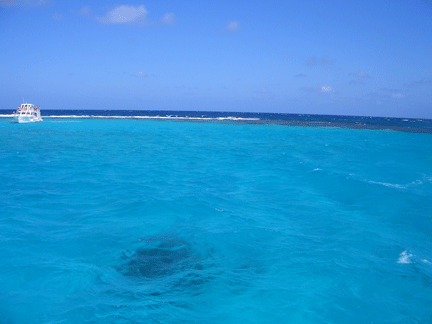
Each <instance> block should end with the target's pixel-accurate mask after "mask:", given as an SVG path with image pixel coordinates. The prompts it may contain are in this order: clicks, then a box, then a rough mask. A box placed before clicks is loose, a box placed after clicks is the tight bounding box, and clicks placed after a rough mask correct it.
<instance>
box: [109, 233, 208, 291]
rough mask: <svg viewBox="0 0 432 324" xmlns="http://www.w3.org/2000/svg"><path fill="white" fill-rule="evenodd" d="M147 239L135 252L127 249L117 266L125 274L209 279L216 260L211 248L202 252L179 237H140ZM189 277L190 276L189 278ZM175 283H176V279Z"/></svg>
mask: <svg viewBox="0 0 432 324" xmlns="http://www.w3.org/2000/svg"><path fill="white" fill-rule="evenodd" d="M139 242H140V243H141V242H142V243H144V245H143V246H140V247H138V248H137V249H136V250H135V252H133V253H130V252H129V253H128V252H124V253H123V256H122V258H121V265H120V266H118V267H117V270H118V271H119V272H120V273H121V274H123V275H124V276H125V277H129V278H135V279H143V280H146V279H147V280H152V279H173V280H174V281H177V280H181V281H183V284H185V282H184V280H186V281H187V282H189V281H190V282H189V283H190V284H191V285H199V284H201V283H204V282H206V281H208V280H209V278H210V277H211V275H210V274H209V273H207V271H206V270H208V269H209V268H213V267H214V264H213V262H211V258H209V257H210V256H211V255H210V253H211V252H210V251H209V252H208V253H206V255H203V254H202V253H200V252H199V251H198V250H197V249H195V248H194V247H195V246H196V245H195V244H193V243H189V242H187V241H184V240H182V239H180V238H178V237H166V236H159V237H150V238H144V239H140V240H139ZM188 279H190V280H188ZM174 286H177V284H175V283H174Z"/></svg>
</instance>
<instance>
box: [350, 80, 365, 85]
mask: <svg viewBox="0 0 432 324" xmlns="http://www.w3.org/2000/svg"><path fill="white" fill-rule="evenodd" d="M349 84H351V85H362V84H364V82H363V81H362V80H351V81H350V82H349Z"/></svg>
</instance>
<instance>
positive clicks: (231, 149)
mask: <svg viewBox="0 0 432 324" xmlns="http://www.w3.org/2000/svg"><path fill="white" fill-rule="evenodd" d="M0 136H1V140H0V168H1V169H0V170H1V172H0V185H1V187H0V244H1V245H0V260H1V262H0V323H180V322H182V323H222V322H223V323H282V322H283V323H427V322H431V321H432V308H431V306H430V305H432V235H431V233H432V164H431V160H432V135H431V134H421V133H405V132H396V131H388V130H359V129H340V128H312V127H311V128H307V127H288V126H278V125H251V124H236V123H193V122H175V121H153V120H110V119H105V120H96V119H93V120H92V119H84V120H78V119H67V120H49V119H46V120H45V121H44V122H43V123H35V124H19V125H18V124H12V123H10V121H9V120H8V119H3V120H0Z"/></svg>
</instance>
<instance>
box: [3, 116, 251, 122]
mask: <svg viewBox="0 0 432 324" xmlns="http://www.w3.org/2000/svg"><path fill="white" fill-rule="evenodd" d="M0 117H3V118H12V117H13V115H12V114H9V115H4V114H3V115H0ZM42 117H43V118H44V119H50V118H52V119H56V118H58V119H76V118H80V119H165V120H198V121H217V120H222V121H224V120H228V121H254V120H260V118H250V117H232V116H228V117H189V116H103V115H44V116H42Z"/></svg>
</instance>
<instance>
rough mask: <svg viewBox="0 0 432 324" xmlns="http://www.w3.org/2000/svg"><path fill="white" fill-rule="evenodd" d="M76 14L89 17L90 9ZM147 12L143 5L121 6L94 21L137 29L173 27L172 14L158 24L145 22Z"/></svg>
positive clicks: (165, 16) (85, 8)
mask: <svg viewBox="0 0 432 324" xmlns="http://www.w3.org/2000/svg"><path fill="white" fill-rule="evenodd" d="M77 13H79V14H81V15H83V16H89V15H90V9H89V8H88V7H83V8H82V9H81V10H79V11H78V12H77ZM147 14H148V10H147V9H146V7H145V6H144V5H140V6H129V5H121V6H118V7H115V8H114V9H112V10H110V11H108V12H107V14H106V15H105V16H102V17H101V16H96V17H95V19H96V21H98V22H99V23H101V24H104V25H120V24H123V25H133V26H137V27H154V26H161V25H174V24H175V19H174V13H172V12H170V13H166V14H165V15H163V16H162V18H161V19H160V21H158V22H148V21H147Z"/></svg>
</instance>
